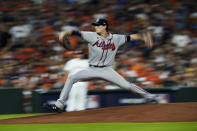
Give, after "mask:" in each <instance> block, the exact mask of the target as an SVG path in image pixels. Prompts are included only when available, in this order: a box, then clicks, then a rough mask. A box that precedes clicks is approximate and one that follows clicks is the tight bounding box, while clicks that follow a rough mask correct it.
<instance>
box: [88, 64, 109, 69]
mask: <svg viewBox="0 0 197 131" xmlns="http://www.w3.org/2000/svg"><path fill="white" fill-rule="evenodd" d="M89 67H98V68H103V67H107V66H97V65H91V64H90V65H89Z"/></svg>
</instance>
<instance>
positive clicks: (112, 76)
mask: <svg viewBox="0 0 197 131" xmlns="http://www.w3.org/2000/svg"><path fill="white" fill-rule="evenodd" d="M106 72H107V73H106V74H105V75H104V76H103V77H104V79H106V80H108V81H110V82H112V83H114V84H116V85H118V86H120V87H121V88H124V89H127V90H129V91H132V92H134V93H136V94H139V95H140V96H142V97H145V98H147V99H148V98H152V97H154V96H155V95H153V94H151V93H149V92H147V91H145V90H144V89H142V88H140V87H138V86H137V85H135V84H133V83H130V82H128V81H126V80H125V79H124V78H123V77H122V76H121V75H119V74H118V73H117V72H116V71H115V70H113V69H112V68H110V67H108V68H106Z"/></svg>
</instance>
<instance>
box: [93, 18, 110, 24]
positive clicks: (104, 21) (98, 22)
mask: <svg viewBox="0 0 197 131" xmlns="http://www.w3.org/2000/svg"><path fill="white" fill-rule="evenodd" d="M92 25H93V26H99V25H106V26H108V22H107V20H106V19H97V20H96V21H95V22H93V23H92Z"/></svg>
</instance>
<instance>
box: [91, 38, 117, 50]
mask: <svg viewBox="0 0 197 131" xmlns="http://www.w3.org/2000/svg"><path fill="white" fill-rule="evenodd" d="M92 46H97V47H100V48H102V49H103V50H109V49H111V50H112V51H114V50H115V49H116V47H115V45H114V43H111V41H110V42H109V43H108V44H105V42H104V41H102V42H99V40H97V41H96V42H95V43H94V44H93V45H92Z"/></svg>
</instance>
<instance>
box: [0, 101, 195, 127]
mask: <svg viewBox="0 0 197 131" xmlns="http://www.w3.org/2000/svg"><path fill="white" fill-rule="evenodd" d="M175 121H176V122H181V121H197V102H191V103H169V104H156V105H138V106H121V107H111V108H101V109H93V110H85V111H78V112H65V113H61V114H50V115H41V116H32V117H25V118H14V119H6V120H0V124H32V123H34V124H35V123H37V124H41V123H90V122H175Z"/></svg>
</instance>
